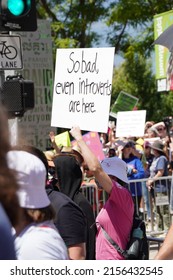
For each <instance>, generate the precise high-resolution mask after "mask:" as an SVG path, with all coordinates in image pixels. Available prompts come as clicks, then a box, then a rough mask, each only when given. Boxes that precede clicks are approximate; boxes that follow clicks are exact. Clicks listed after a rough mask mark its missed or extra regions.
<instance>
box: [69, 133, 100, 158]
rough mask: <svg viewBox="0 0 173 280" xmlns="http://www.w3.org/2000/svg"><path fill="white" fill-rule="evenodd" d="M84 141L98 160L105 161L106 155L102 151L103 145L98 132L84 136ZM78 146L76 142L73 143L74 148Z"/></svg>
mask: <svg viewBox="0 0 173 280" xmlns="http://www.w3.org/2000/svg"><path fill="white" fill-rule="evenodd" d="M83 140H84V141H85V143H86V144H87V145H88V146H89V148H90V149H91V151H92V152H93V153H94V154H95V155H96V156H97V158H98V160H103V159H104V158H105V155H104V153H103V150H102V148H103V147H102V144H101V142H100V139H99V135H98V133H97V132H88V133H85V134H84V135H83ZM74 145H76V140H74V141H72V146H74Z"/></svg>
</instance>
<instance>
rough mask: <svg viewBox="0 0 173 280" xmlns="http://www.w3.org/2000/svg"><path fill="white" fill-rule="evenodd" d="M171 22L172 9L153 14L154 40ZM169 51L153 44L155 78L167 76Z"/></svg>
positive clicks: (172, 18) (172, 21)
mask: <svg viewBox="0 0 173 280" xmlns="http://www.w3.org/2000/svg"><path fill="white" fill-rule="evenodd" d="M171 24H173V10H170V11H168V12H165V13H161V14H158V15H155V16H154V40H156V39H157V38H158V37H159V36H160V35H161V33H162V32H163V31H164V30H165V29H167V28H168V27H169V26H170V25H171ZM169 55H170V52H169V50H168V49H167V48H165V47H163V46H161V45H155V61H156V79H165V78H166V76H167V74H166V73H167V67H168V59H169Z"/></svg>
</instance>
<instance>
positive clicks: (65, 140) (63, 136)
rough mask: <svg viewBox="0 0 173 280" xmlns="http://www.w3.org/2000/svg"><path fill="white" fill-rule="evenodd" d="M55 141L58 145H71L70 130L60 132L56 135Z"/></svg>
mask: <svg viewBox="0 0 173 280" xmlns="http://www.w3.org/2000/svg"><path fill="white" fill-rule="evenodd" d="M55 143H56V145H57V146H64V147H70V146H71V142H70V135H69V132H68V131H65V132H63V133H60V134H58V135H56V136H55Z"/></svg>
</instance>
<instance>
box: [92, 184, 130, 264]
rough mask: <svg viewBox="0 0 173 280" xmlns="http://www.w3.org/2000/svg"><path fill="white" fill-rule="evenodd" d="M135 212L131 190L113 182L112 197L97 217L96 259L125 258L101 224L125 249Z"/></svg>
mask: <svg viewBox="0 0 173 280" xmlns="http://www.w3.org/2000/svg"><path fill="white" fill-rule="evenodd" d="M133 213H134V203H133V200H132V196H131V194H130V192H129V191H128V190H127V189H126V188H124V187H121V186H120V185H119V184H118V183H117V182H113V188H112V191H111V194H110V197H109V199H108V200H107V202H106V203H105V205H104V207H103V208H102V210H101V211H100V213H99V214H98V216H97V218H96V224H97V229H98V232H97V237H96V260H123V259H124V258H123V257H122V256H121V254H119V253H118V252H117V250H116V249H115V248H114V247H113V246H112V245H111V244H110V243H109V241H108V240H107V239H106V238H105V236H104V233H103V232H102V229H101V227H100V226H99V224H100V225H102V226H103V228H104V229H105V230H106V232H107V233H108V234H109V236H110V237H111V238H112V239H113V240H114V241H115V242H116V243H118V245H119V246H120V247H121V248H122V249H125V248H126V245H127V242H128V241H129V236H130V231H131V228H132V223H133Z"/></svg>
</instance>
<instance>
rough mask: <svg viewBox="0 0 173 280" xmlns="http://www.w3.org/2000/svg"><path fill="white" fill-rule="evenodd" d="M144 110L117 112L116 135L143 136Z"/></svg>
mask: <svg viewBox="0 0 173 280" xmlns="http://www.w3.org/2000/svg"><path fill="white" fill-rule="evenodd" d="M145 119H146V110H137V111H126V112H118V113H117V123H116V137H131V136H132V137H133V136H137V137H140V136H143V135H144V128H145Z"/></svg>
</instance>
